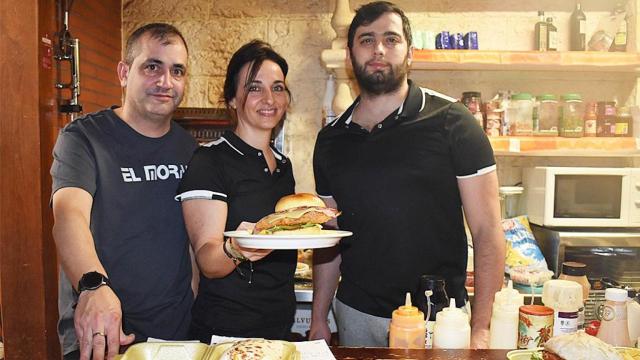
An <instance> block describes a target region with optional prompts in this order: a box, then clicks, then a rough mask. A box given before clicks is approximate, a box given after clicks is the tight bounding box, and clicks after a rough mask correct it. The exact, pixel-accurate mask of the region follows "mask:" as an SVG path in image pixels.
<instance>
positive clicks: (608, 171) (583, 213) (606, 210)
mask: <svg viewBox="0 0 640 360" xmlns="http://www.w3.org/2000/svg"><path fill="white" fill-rule="evenodd" d="M523 186H524V193H523V204H524V206H525V209H524V211H525V213H526V214H527V215H528V216H529V220H530V221H531V222H532V223H534V224H538V225H543V226H555V227H596V228H599V227H638V226H640V169H639V168H601V167H550V166H539V167H532V168H525V169H524V172H523Z"/></svg>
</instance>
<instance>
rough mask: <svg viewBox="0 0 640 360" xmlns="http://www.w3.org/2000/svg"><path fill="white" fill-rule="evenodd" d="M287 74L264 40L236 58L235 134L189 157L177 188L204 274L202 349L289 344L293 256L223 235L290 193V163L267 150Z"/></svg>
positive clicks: (198, 329) (231, 105) (231, 82)
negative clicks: (260, 341) (231, 340)
mask: <svg viewBox="0 0 640 360" xmlns="http://www.w3.org/2000/svg"><path fill="white" fill-rule="evenodd" d="M287 71H288V65H287V62H286V61H285V60H284V59H283V58H282V57H281V56H280V55H278V54H277V53H276V52H275V51H274V50H273V49H272V48H271V46H270V45H269V44H267V43H265V42H262V41H258V40H254V41H251V42H249V43H247V44H245V45H244V46H242V47H241V48H240V49H238V51H236V53H235V54H233V56H232V57H231V60H230V61H229V65H228V68H227V75H226V79H225V82H224V102H225V104H226V107H227V110H228V112H229V114H230V115H231V118H232V119H233V120H234V122H235V129H234V130H233V131H227V132H225V133H224V135H223V136H222V137H221V138H220V139H218V140H216V141H214V142H212V143H210V144H207V145H205V146H202V147H200V148H199V149H198V150H197V151H196V152H195V154H194V155H193V158H192V159H191V162H190V164H189V167H188V169H187V172H186V173H185V174H184V177H183V178H182V182H181V184H180V187H179V189H178V196H177V197H176V198H177V199H178V200H180V201H182V202H183V203H182V209H183V213H184V218H185V223H186V226H187V231H188V233H189V238H190V239H191V245H192V246H193V249H194V252H195V256H196V260H197V263H198V267H199V268H200V273H201V275H200V285H199V291H198V295H197V297H196V300H195V303H194V305H193V309H192V317H193V319H192V323H191V332H192V336H193V337H194V338H196V339H198V340H200V341H202V342H205V343H209V342H210V340H211V335H222V336H234V337H263V338H268V339H283V340H286V339H287V337H288V335H289V333H290V329H291V325H292V324H293V318H294V313H295V305H296V302H295V293H294V288H293V287H294V284H293V274H294V271H295V266H296V251H295V250H275V251H271V250H259V249H247V248H242V247H240V246H239V245H238V244H236V243H235V242H234V239H225V238H224V236H223V232H224V231H226V230H235V229H236V228H238V227H239V226H240V225H241V223H242V222H244V221H247V222H257V221H258V220H259V219H260V218H261V217H263V216H265V215H267V214H269V213H271V212H273V211H274V207H275V203H276V202H277V201H278V199H280V198H281V197H282V196H285V195H288V194H292V193H293V192H294V185H295V182H294V179H293V173H292V169H291V163H290V162H289V159H287V158H286V157H285V156H284V155H283V154H281V153H280V152H278V151H277V150H276V149H275V148H274V147H273V146H272V145H271V142H270V140H271V133H272V131H273V129H274V128H275V127H276V126H277V125H278V124H279V123H280V122H281V121H284V118H285V113H286V111H287V108H288V106H289V101H290V93H289V91H288V89H287V87H286V84H285V77H286V75H287ZM243 225H244V224H243Z"/></svg>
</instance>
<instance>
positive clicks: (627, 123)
mask: <svg viewBox="0 0 640 360" xmlns="http://www.w3.org/2000/svg"><path fill="white" fill-rule="evenodd" d="M632 125H633V118H632V117H631V113H630V112H629V108H628V107H626V106H622V107H621V108H619V109H618V116H617V117H616V129H615V136H618V137H623V136H631V126H632Z"/></svg>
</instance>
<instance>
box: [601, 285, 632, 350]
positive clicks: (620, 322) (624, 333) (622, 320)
mask: <svg viewBox="0 0 640 360" xmlns="http://www.w3.org/2000/svg"><path fill="white" fill-rule="evenodd" d="M604 300H605V302H604V305H603V306H602V307H601V308H600V309H599V310H598V311H599V312H600V314H601V319H600V329H599V330H598V339H600V340H602V341H604V342H606V343H607V344H609V345H612V346H627V347H630V346H631V339H630V338H629V324H628V323H627V300H628V297H627V291H626V290H623V289H618V288H608V289H606V290H605V291H604Z"/></svg>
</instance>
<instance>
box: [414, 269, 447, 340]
mask: <svg viewBox="0 0 640 360" xmlns="http://www.w3.org/2000/svg"><path fill="white" fill-rule="evenodd" d="M415 299H416V306H417V307H418V309H420V311H422V312H423V313H424V314H425V321H426V324H425V325H426V329H427V331H426V337H425V346H424V347H425V348H427V349H431V348H432V347H433V328H434V326H435V322H436V314H437V313H439V312H440V311H442V309H444V308H446V307H447V306H448V305H449V296H448V295H447V291H446V290H445V281H444V279H443V278H442V277H439V276H434V275H422V276H420V283H419V284H418V294H417V296H416V298H415Z"/></svg>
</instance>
